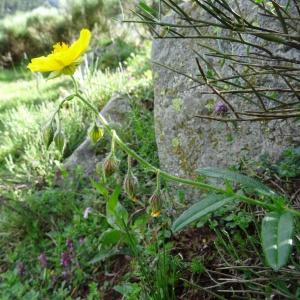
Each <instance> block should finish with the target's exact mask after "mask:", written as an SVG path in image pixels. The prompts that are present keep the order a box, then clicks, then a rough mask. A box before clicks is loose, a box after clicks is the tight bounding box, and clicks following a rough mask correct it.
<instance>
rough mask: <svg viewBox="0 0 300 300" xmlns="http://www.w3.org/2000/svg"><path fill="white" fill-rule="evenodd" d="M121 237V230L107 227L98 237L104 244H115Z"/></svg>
mask: <svg viewBox="0 0 300 300" xmlns="http://www.w3.org/2000/svg"><path fill="white" fill-rule="evenodd" d="M121 238H122V231H120V230H117V229H111V228H109V229H107V230H106V231H104V232H103V233H102V235H101V237H100V240H101V243H102V244H103V245H105V246H110V245H115V244H117V243H118V242H119V241H120V240H121Z"/></svg>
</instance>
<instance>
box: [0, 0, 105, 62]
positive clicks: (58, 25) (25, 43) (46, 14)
mask: <svg viewBox="0 0 300 300" xmlns="http://www.w3.org/2000/svg"><path fill="white" fill-rule="evenodd" d="M102 10H103V2H102V0H85V1H84V0H77V1H69V0H68V1H65V3H64V5H62V7H61V8H46V7H38V8H36V9H34V10H32V11H29V12H19V13H16V14H15V15H12V16H7V17H5V18H4V19H3V20H2V21H0V65H4V66H9V65H11V64H18V63H19V62H20V61H21V60H22V59H23V57H24V54H25V53H26V55H27V57H29V58H32V57H34V56H38V55H44V54H45V53H48V52H49V51H50V50H51V47H52V45H53V44H54V43H56V42H58V41H66V42H71V41H72V40H73V39H74V37H75V36H76V37H77V36H78V32H79V31H80V29H81V28H83V27H87V28H89V29H93V27H94V26H95V24H97V25H98V27H100V28H101V30H102V31H105V30H106V29H105V23H106V19H105V17H104V16H103V14H102Z"/></svg>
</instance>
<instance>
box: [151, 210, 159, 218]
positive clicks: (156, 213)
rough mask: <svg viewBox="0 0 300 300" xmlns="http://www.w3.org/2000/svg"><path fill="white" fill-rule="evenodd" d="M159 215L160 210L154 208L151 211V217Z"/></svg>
mask: <svg viewBox="0 0 300 300" xmlns="http://www.w3.org/2000/svg"><path fill="white" fill-rule="evenodd" d="M159 216H160V210H154V211H152V212H151V217H152V218H157V217H159Z"/></svg>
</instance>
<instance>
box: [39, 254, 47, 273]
mask: <svg viewBox="0 0 300 300" xmlns="http://www.w3.org/2000/svg"><path fill="white" fill-rule="evenodd" d="M38 260H39V263H40V266H41V267H42V268H43V269H46V268H47V266H48V259H47V256H46V254H45V253H44V252H43V253H41V254H40V255H39V257H38Z"/></svg>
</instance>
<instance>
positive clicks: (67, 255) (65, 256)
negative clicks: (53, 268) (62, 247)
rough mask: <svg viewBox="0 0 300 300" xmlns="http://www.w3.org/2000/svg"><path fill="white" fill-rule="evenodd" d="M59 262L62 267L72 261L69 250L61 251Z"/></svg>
mask: <svg viewBox="0 0 300 300" xmlns="http://www.w3.org/2000/svg"><path fill="white" fill-rule="evenodd" d="M60 263H61V265H62V266H64V267H68V266H69V265H70V264H71V263H72V258H71V255H70V253H69V252H63V253H62V255H61V257H60Z"/></svg>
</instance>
